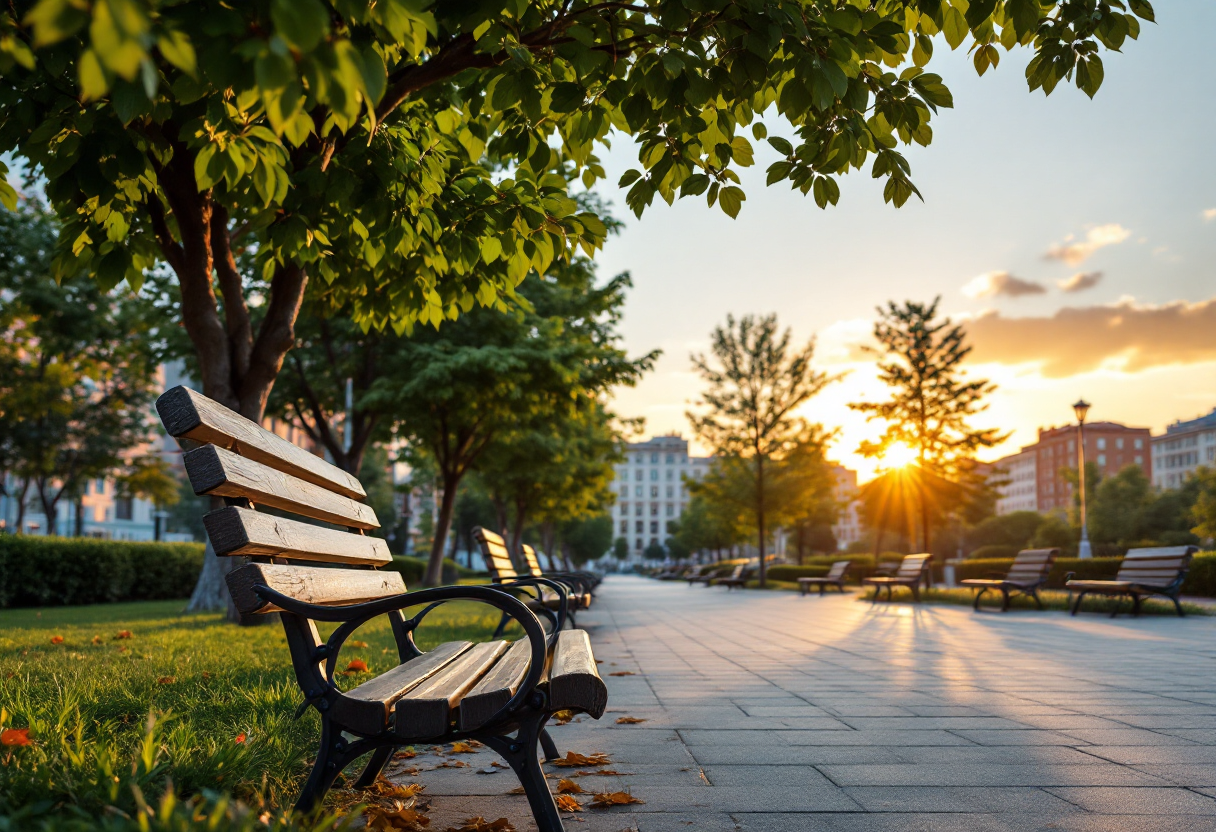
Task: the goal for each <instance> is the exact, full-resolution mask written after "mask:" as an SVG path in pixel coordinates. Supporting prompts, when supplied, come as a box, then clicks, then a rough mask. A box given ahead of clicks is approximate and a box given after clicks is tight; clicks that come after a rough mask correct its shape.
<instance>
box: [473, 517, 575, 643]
mask: <svg viewBox="0 0 1216 832" xmlns="http://www.w3.org/2000/svg"><path fill="white" fill-rule="evenodd" d="M473 539H474V540H476V541H477V545H478V546H479V547H480V548H481V557H482V560H484V561H485V564H486V570H487V571H489V573H490V582H491V583H492V584H494V586H496V587H498V588H500V589H509V590H510V591H511V593H512V594H514V595H517V596H518V597H519V598H520V599H521V600H522V601H523V603H524V605H525V606H526V607H527V608H528V609H530V610H531V611H532V612H534V613H537V614H538V615H541V616H544V617H545V618H547V619H548V620H549V622H550V623H551V624H552V627H553V632H557V631H558V630H561V629H562V627H564V626H565V623H566V621H567V619H568V620H569V621H570V626H571V627H573V626H575V620H574V616H575V613H576V612H578V611H579V610H585V609H587V607H589V606H591V594H590V593H588V592H584V591H582V590H579V589H574V588H572V587H571V586H570V585H569V584H567V583H564V582H562V581H558V580H555V579H553V578H549V577H543V576H540V577H533V576H531V575H526V576H522V577H521V576H520V574H519V573H518V572H516V571H515V564H514V563H513V562H512V561H511V553H510V552H509V551H508V550H507V542H506V541H505V540H503V538H502V535H500V534H496V533H495V532H492V531H490V530H489V529H483V528H482V527H481V526H478V527H477V528H475V529H473ZM533 556H534V557H535V553H534V554H533ZM539 566H540V565H539V564H537V567H538V568H539ZM510 623H511V616H509V615H507V614H506V613H505V612H504V613H503V616H502V620H501V621H499V623H498V629H497V630H495V631H494V637H495V638H497V637H498V636H500V635H502V633H503V631H504V630H505V629H506V627H507V625H508V624H510Z"/></svg>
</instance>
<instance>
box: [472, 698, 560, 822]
mask: <svg viewBox="0 0 1216 832" xmlns="http://www.w3.org/2000/svg"><path fill="white" fill-rule="evenodd" d="M548 719H549V714H547V713H533V714H529V715H528V716H526V717H524V718H523V719H521V720H520V725H519V732H518V734H517V735H516V737H515V738H514V739H512V738H511V737H485V738H484V739H485V743H486V745H488V746H490V747H491V748H493V749H494V750H495V751H497V752H498V753H499V755H501V756H502V758H503V759H504V760H506V761H507V763H508V764H509V765H510V766H511V770H512V771H514V772H515V776H516V777H518V778H519V783H520V785H522V786H523V787H524V794H526V795H527V796H528V806H529V807H530V808H531V809H532V817H533V818H534V819H535V820H536V828H537V829H538V830H539V832H565V827H563V826H562V817H561V815H560V814H558V811H557V803H555V802H554V800H553V793H552V792H550V791H549V783H548V781H547V780H545V771H544V769H543V768H541V765H540V758H539V756H538V755H537V753H536V750H537V745H538V744H539V743H540V742H543V740H542V739H541V737H542V736H543V733H542V731H543V727H544V724H545V722H547V721H548ZM554 750H556V749H554Z"/></svg>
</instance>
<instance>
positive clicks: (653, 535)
mask: <svg viewBox="0 0 1216 832" xmlns="http://www.w3.org/2000/svg"><path fill="white" fill-rule="evenodd" d="M624 457H625V459H624V461H623V462H621V463H620V464H618V465H617V467H616V477H615V478H614V480H613V491H614V492H615V493H616V505H615V506H613V509H612V519H613V527H614V528H613V531H614V533H615V535H616V536H617V537H623V538H625V539H626V540H627V541H629V553H630V556H631V559H638V558H641V556H642V553H643V552H644V551H645V550H646V547H647V546H650V545H651V544H654V543H657V544H659V545H666V544H667V539H668V538H669V537H671V534H670V533H669V532H668V531H667V524H668V523H669V522H670V521H672V520H679V519H680V516H681V515H682V514H683V513H684V509H685V508H686V507H687V506H688V500H689V494H688V487H687V484H688V483H689V482H690V481H692V480H696V479H700V478H701V477H703V476H705V472H706V471H708V470H709V464H710V460H711V458H710V457H699V456H692V455H691V454H690V453H689V452H688V440H686V439H683V438H681V437H680V436H678V435H671V436H656V437H655V438H653V439H648V440H647V441H645V442H630V443H628V444H626V446H625V448H624Z"/></svg>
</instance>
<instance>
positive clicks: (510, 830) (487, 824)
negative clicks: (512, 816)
mask: <svg viewBox="0 0 1216 832" xmlns="http://www.w3.org/2000/svg"><path fill="white" fill-rule="evenodd" d="M447 832H515V827H514V826H512V825H511V821H509V820H507V819H506V818H499V819H498V820H486V819H485V818H483V817H476V818H468V819H467V820H465V822H464V823H463V824H462V825H460V826H449V827H448V828H447Z"/></svg>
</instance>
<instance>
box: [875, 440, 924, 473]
mask: <svg viewBox="0 0 1216 832" xmlns="http://www.w3.org/2000/svg"><path fill="white" fill-rule="evenodd" d="M913 462H916V451H914V450H913V449H912V448H909V447H908V446H907V445H905V444H904V443H902V442H896V443H895V444H893V445H891V446H890V447H889V448H887V450H886V451H885V452H884V453H883V455H882V467H884V468H903V467H904V466H906V465H911V464H912V463H913Z"/></svg>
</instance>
